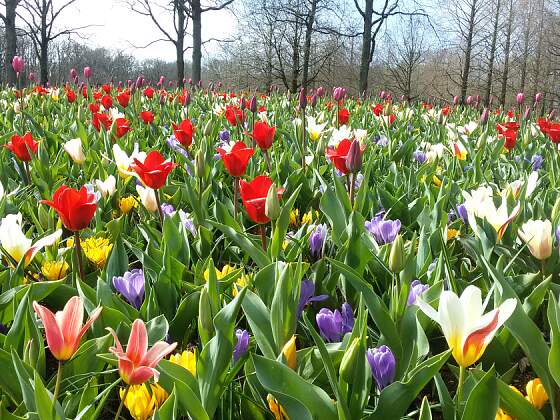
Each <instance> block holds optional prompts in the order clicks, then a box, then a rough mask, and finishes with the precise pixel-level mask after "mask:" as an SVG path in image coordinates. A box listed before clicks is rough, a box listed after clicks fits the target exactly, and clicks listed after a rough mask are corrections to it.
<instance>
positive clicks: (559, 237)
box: [556, 225, 560, 244]
mask: <svg viewBox="0 0 560 420" xmlns="http://www.w3.org/2000/svg"><path fill="white" fill-rule="evenodd" d="M556 243H557V244H560V225H558V227H557V228H556Z"/></svg>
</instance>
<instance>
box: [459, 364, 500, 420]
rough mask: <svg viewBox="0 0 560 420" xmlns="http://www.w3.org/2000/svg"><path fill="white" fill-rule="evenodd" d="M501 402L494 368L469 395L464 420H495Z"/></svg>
mask: <svg viewBox="0 0 560 420" xmlns="http://www.w3.org/2000/svg"><path fill="white" fill-rule="evenodd" d="M499 402H500V398H499V395H498V384H497V382H496V371H495V369H494V368H493V367H492V369H490V370H489V371H488V372H487V373H486V374H485V375H484V376H483V377H482V378H481V379H480V381H478V383H477V384H476V385H475V387H474V388H473V389H472V391H471V393H470V394H469V396H468V398H467V404H466V406H465V411H464V412H463V417H462V419H463V420H495V419H496V413H497V411H498V405H499Z"/></svg>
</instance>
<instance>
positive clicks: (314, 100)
mask: <svg viewBox="0 0 560 420" xmlns="http://www.w3.org/2000/svg"><path fill="white" fill-rule="evenodd" d="M311 106H312V107H313V108H315V107H316V106H317V94H314V95H313V96H312V97H311Z"/></svg>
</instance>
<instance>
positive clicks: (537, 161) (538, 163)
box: [531, 155, 544, 171]
mask: <svg viewBox="0 0 560 420" xmlns="http://www.w3.org/2000/svg"><path fill="white" fill-rule="evenodd" d="M543 161H544V159H543V157H542V156H541V155H533V157H532V158H531V163H532V164H533V171H538V170H539V169H541V168H542V166H543Z"/></svg>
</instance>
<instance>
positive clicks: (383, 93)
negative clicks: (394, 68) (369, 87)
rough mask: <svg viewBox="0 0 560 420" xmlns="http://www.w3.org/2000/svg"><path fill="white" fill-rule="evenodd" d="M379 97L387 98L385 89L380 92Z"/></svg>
mask: <svg viewBox="0 0 560 420" xmlns="http://www.w3.org/2000/svg"><path fill="white" fill-rule="evenodd" d="M379 98H380V99H385V91H384V90H382V91H381V92H379Z"/></svg>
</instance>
